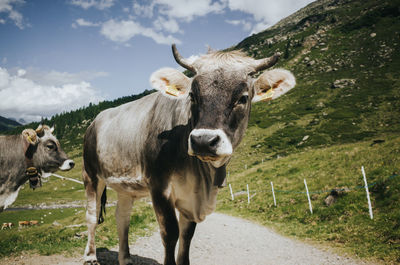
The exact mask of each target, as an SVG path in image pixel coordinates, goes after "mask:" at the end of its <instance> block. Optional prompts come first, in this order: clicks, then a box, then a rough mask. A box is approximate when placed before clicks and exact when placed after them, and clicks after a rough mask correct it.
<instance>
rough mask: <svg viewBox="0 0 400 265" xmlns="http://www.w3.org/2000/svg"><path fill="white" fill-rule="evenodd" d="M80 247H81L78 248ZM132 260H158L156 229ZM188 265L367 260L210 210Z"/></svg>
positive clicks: (110, 257)
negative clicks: (322, 247) (337, 252)
mask: <svg viewBox="0 0 400 265" xmlns="http://www.w3.org/2000/svg"><path fill="white" fill-rule="evenodd" d="M82 251H83V250H82ZM117 251H118V249H117V248H115V249H111V250H108V249H98V254H97V255H98V258H99V261H100V263H101V264H118V261H117V260H118V252H117ZM131 254H132V258H133V260H134V264H138V265H139V264H140V265H159V264H162V259H163V246H162V243H161V238H160V235H159V233H158V232H155V233H154V234H153V235H152V236H150V237H144V238H141V239H139V240H138V241H137V242H136V243H135V244H133V245H131ZM10 262H11V263H13V264H31V265H39V264H71V265H75V264H82V260H81V259H80V257H76V258H67V257H62V256H60V255H54V256H47V257H43V256H37V255H34V256H28V257H27V256H24V257H17V258H12V259H7V258H6V259H3V260H0V265H2V264H11V263H10ZM191 264H192V265H225V264H229V265H239V264H240V265H267V264H304V265H311V264H324V265H328V264H332V265H339V264H367V263H364V262H362V261H359V260H354V259H351V258H347V257H343V256H339V255H337V254H334V253H331V252H327V251H324V250H320V249H318V248H316V247H314V246H310V245H307V244H305V243H302V242H299V241H296V240H293V239H289V238H286V237H284V236H281V235H279V234H277V233H275V232H273V231H271V230H270V229H268V228H265V227H262V226H260V225H257V224H254V223H252V222H249V221H246V220H243V219H240V218H235V217H231V216H227V215H224V214H218V213H214V214H212V215H210V216H208V217H207V219H206V220H205V221H204V222H203V223H201V224H199V225H198V226H197V229H196V233H195V235H194V238H193V240H192V246H191Z"/></svg>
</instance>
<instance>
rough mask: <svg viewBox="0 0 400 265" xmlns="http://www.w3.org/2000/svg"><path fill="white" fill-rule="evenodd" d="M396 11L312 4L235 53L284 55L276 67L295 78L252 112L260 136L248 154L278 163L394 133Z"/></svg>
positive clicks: (384, 5)
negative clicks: (294, 83) (283, 157)
mask: <svg viewBox="0 0 400 265" xmlns="http://www.w3.org/2000/svg"><path fill="white" fill-rule="evenodd" d="M399 6H400V1H337V0H331V1H325V0H324V1H317V2H316V3H312V4H310V5H309V7H306V8H304V9H302V10H300V11H299V12H297V13H295V14H293V15H292V16H290V17H288V18H287V19H284V20H282V21H281V22H279V23H278V24H277V25H275V26H274V27H272V28H270V29H268V30H266V31H264V32H262V33H259V34H257V35H253V36H251V37H249V38H247V39H245V40H243V41H242V42H240V43H239V44H238V45H237V46H235V47H234V49H243V50H245V51H247V52H248V53H249V54H250V55H253V56H255V57H256V58H261V57H266V56H269V55H271V54H273V53H274V52H276V51H280V52H283V53H284V55H283V56H282V58H281V60H280V62H279V63H278V65H277V67H282V68H286V69H289V70H291V71H292V72H293V73H294V74H295V76H296V78H297V86H296V88H295V89H293V90H292V91H291V92H290V93H289V94H287V95H285V96H284V97H283V98H281V99H280V100H278V101H276V102H271V103H267V104H257V105H255V106H254V108H253V111H252V116H251V120H250V124H249V128H250V129H252V128H258V129H261V130H262V131H263V132H265V133H262V137H260V139H254V142H253V147H256V146H257V149H259V151H260V152H262V153H267V154H269V155H270V156H275V157H276V156H277V155H284V154H288V153H290V152H292V151H299V150H302V149H304V148H307V147H315V146H329V145H333V144H339V143H349V142H356V141H359V140H363V139H371V138H373V137H378V136H379V135H381V134H386V133H398V132H399V131H400V79H399V75H398V73H399V72H400V45H399V44H400V22H399V21H400V20H399V15H400V10H399ZM306 136H307V137H306ZM303 138H306V139H304V140H303Z"/></svg>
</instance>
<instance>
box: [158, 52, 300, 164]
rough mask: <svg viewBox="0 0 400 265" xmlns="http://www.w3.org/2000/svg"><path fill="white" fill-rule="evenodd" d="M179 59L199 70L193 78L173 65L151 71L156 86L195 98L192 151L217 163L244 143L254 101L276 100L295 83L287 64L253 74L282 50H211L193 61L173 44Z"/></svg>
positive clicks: (181, 96) (170, 93)
mask: <svg viewBox="0 0 400 265" xmlns="http://www.w3.org/2000/svg"><path fill="white" fill-rule="evenodd" d="M172 50H173V54H174V57H175V60H176V61H177V62H178V63H179V64H180V65H181V66H183V67H184V68H186V69H188V70H190V71H192V72H193V73H195V75H194V77H193V78H188V77H187V76H185V75H184V74H183V73H181V72H180V71H178V70H176V69H172V68H162V69H160V70H158V71H156V72H155V73H153V74H152V76H151V78H150V82H151V84H152V86H153V87H154V88H156V89H158V90H160V91H161V92H162V93H163V94H165V95H166V96H168V97H173V98H176V99H185V98H186V99H188V98H190V101H191V112H192V113H191V123H192V124H191V125H192V131H191V133H190V135H189V139H188V154H189V155H191V156H196V157H198V158H199V159H200V160H202V161H204V162H210V163H212V165H213V166H214V167H221V166H222V165H224V164H226V163H227V162H228V161H229V159H230V157H231V155H232V153H233V150H234V149H235V148H236V147H237V146H238V145H239V143H240V141H241V139H242V137H243V135H244V132H245V130H246V127H247V123H248V120H249V115H250V109H251V103H252V102H253V103H254V102H258V101H268V100H273V99H276V98H278V97H280V96H281V95H283V94H285V93H286V92H288V91H289V90H290V89H291V88H293V87H294V86H295V84H296V81H295V78H294V76H293V74H292V73H290V72H289V71H287V70H283V69H274V70H270V71H265V72H264V73H262V74H261V75H259V76H258V77H257V78H254V77H253V74H255V73H257V72H259V71H262V70H265V69H267V68H269V67H271V66H273V65H274V64H275V63H276V62H277V60H278V57H279V54H277V55H274V56H272V57H270V58H265V59H261V60H255V59H253V58H251V57H248V56H246V55H245V54H244V53H242V52H239V51H231V52H209V53H208V54H206V55H203V56H202V57H200V58H198V59H197V60H195V61H194V62H193V63H189V62H188V61H187V60H186V59H184V58H182V57H181V56H180V55H179V53H178V51H177V50H176V47H175V45H172Z"/></svg>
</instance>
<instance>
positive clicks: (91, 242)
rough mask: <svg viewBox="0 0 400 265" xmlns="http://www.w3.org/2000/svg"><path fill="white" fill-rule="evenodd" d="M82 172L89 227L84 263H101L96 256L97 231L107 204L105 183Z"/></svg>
mask: <svg viewBox="0 0 400 265" xmlns="http://www.w3.org/2000/svg"><path fill="white" fill-rule="evenodd" d="M82 174H83V180H84V184H85V190H86V197H87V209H86V223H87V227H88V241H87V245H86V248H85V253H84V255H83V258H84V261H85V263H84V264H99V263H98V262H97V257H96V245H95V232H96V226H97V224H98V223H99V222H100V221H102V220H100V219H102V218H100V219H99V216H100V210H101V209H102V204H105V197H104V195H105V192H106V189H105V183H104V182H103V181H101V180H100V179H98V178H97V177H93V178H91V177H89V175H88V174H87V173H86V171H85V170H83V173H82ZM103 194H104V195H103ZM102 198H103V201H102ZM104 206H105V205H104ZM104 206H103V207H104Z"/></svg>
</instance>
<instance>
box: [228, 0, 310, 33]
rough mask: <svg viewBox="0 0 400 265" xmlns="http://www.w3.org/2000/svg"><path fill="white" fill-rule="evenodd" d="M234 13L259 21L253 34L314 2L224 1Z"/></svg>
mask: <svg viewBox="0 0 400 265" xmlns="http://www.w3.org/2000/svg"><path fill="white" fill-rule="evenodd" d="M224 1H226V3H227V5H228V8H229V9H230V10H232V11H242V12H244V13H248V14H251V15H252V16H253V17H254V19H255V20H256V21H257V23H256V25H255V26H254V27H253V29H252V33H257V32H260V31H262V30H265V29H266V28H267V27H269V26H272V25H273V24H275V23H277V22H278V21H279V20H280V19H282V18H284V17H287V16H288V15H290V14H292V13H293V12H295V11H296V10H298V9H299V8H301V7H304V6H305V5H307V4H309V3H311V2H313V1H314V0H279V1H273V0H247V1H242V0H224Z"/></svg>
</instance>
